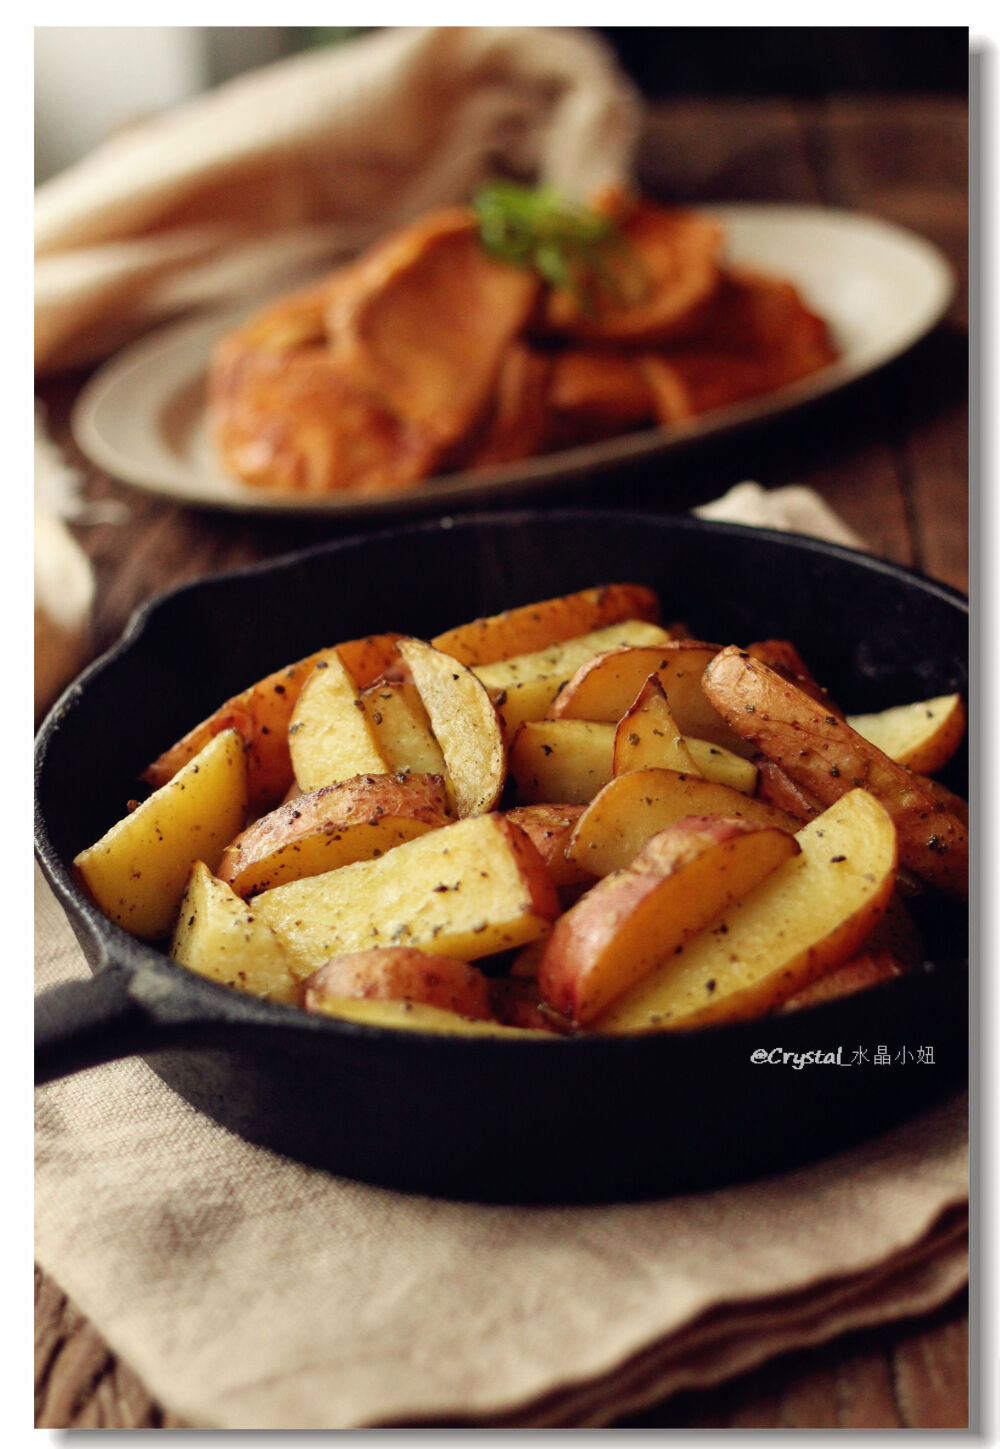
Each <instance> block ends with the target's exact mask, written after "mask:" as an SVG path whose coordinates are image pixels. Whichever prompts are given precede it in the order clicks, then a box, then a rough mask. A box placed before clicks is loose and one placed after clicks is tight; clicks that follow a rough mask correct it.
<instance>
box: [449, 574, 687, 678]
mask: <svg viewBox="0 0 1000 1449" xmlns="http://www.w3.org/2000/svg"><path fill="white" fill-rule="evenodd" d="M659 617H660V605H659V600H658V599H657V597H656V595H655V593H654V592H653V590H652V589H647V588H646V587H645V586H644V585H643V584H604V585H603V586H602V587H600V588H596V589H582V590H581V591H580V592H579V593H576V594H564V595H562V597H560V598H558V599H543V600H542V601H541V602H540V603H537V604H525V605H523V606H522V607H521V608H519V609H505V610H504V612H503V613H502V614H491V615H489V617H487V618H483V619H473V620H472V622H471V623H469V624H460V625H459V626H458V628H457V629H447V630H445V632H444V633H443V634H438V636H437V638H435V639H432V640H431V643H432V644H433V645H434V648H435V649H440V650H441V653H442V654H450V655H451V657H452V658H453V659H457V660H458V661H459V663H461V664H467V665H468V666H469V668H470V669H472V668H474V667H476V666H478V665H481V664H495V663H496V662H497V661H498V660H500V659H510V658H512V657H513V656H514V655H516V654H535V653H537V652H538V651H539V650H545V649H550V648H551V647H552V645H553V644H560V643H562V642H564V641H565V640H567V639H575V638H577V637H578V636H579V635H581V634H591V633H593V631H594V630H595V629H606V628H607V627H608V626H609V625H610V624H620V623H622V621H623V620H625V619H645V620H646V621H647V622H649V623H651V624H655V623H656V622H657V620H658V619H659Z"/></svg>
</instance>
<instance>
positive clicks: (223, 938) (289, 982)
mask: <svg viewBox="0 0 1000 1449" xmlns="http://www.w3.org/2000/svg"><path fill="white" fill-rule="evenodd" d="M170 954H171V956H172V957H173V959H174V960H175V961H179V962H180V964H181V965H182V966H186V967H187V968H188V969H189V970H190V971H197V973H198V975H199V976H207V977H208V979H209V980H210V981H218V982H219V983H220V985H222V986H232V987H234V988H235V989H236V990H237V991H246V992H248V993H249V994H250V995H251V996H262V997H264V998H265V999H266V1000H268V1001H283V1002H285V1003H286V1004H288V1005H298V1004H299V1002H300V997H301V990H300V987H299V983H298V982H297V981H296V980H295V977H294V976H293V975H292V972H291V968H290V964H289V960H288V953H287V951H286V950H285V948H284V946H283V945H282V944H281V942H280V941H279V940H278V938H277V936H276V935H275V934H274V932H273V931H272V930H271V928H270V926H268V925H267V923H266V922H265V921H262V920H260V919H259V918H258V917H257V916H255V914H254V911H253V907H252V906H248V905H247V904H246V902H245V901H242V900H240V898H239V896H238V895H236V893H235V891H233V890H231V889H230V887H229V886H228V885H226V884H225V882H224V881H221V880H217V879H216V878H215V877H214V876H213V875H212V873H211V871H210V870H209V869H208V866H207V865H205V864H204V863H203V862H202V861H200V860H196V861H195V863H194V865H193V866H192V867H191V874H190V876H189V878H188V883H187V888H186V889H185V892H184V896H183V898H182V900H181V905H180V911H179V913H178V918H177V925H176V927H175V929H174V937H173V942H172V944H171V947H170Z"/></svg>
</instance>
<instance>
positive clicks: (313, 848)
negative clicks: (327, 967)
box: [217, 775, 448, 897]
mask: <svg viewBox="0 0 1000 1449" xmlns="http://www.w3.org/2000/svg"><path fill="white" fill-rule="evenodd" d="M447 824H448V802H447V798H446V795H445V788H444V781H443V780H442V778H441V776H440V775H355V776H354V778H353V779H351V780H342V781H340V782H339V783H338V784H336V785H326V786H324V787H323V788H322V789H321V790H314V791H313V792H312V793H311V794H308V795H300V796H298V798H297V799H295V800H292V801H290V802H289V803H288V804H287V805H279V806H278V808H277V810H272V811H271V813H270V814H269V815H264V816H262V817H261V819H260V820H257V821H255V822H254V824H253V825H250V826H248V828H247V829H246V830H244V831H243V833H242V834H241V835H238V836H237V837H236V839H235V840H234V841H233V842H232V844H231V845H229V846H227V847H226V849H225V850H224V851H223V854H222V859H221V861H220V862H219V869H218V872H217V874H218V877H219V879H220V880H222V881H225V882H226V884H227V885H230V886H231V887H232V889H233V890H234V891H235V892H236V894H237V895H238V896H243V897H247V896H252V895H257V894H258V893H259V892H260V891H265V890H269V889H270V888H271V887H272V886H277V885H283V884H285V883H286V882H288V881H293V880H302V879H304V878H305V877H306V876H310V875H321V874H322V873H323V872H324V871H327V870H338V869H339V868H340V867H341V866H342V865H350V864H351V863H352V862H353V861H356V860H371V859H373V858H375V857H378V856H380V855H385V853H386V852H387V851H389V850H392V849H393V848H394V847H395V846H397V845H401V844H402V843H403V842H404V841H406V840H413V839H414V838H415V837H416V836H417V835H423V834H424V833H425V832H426V831H428V830H436V829H437V828H438V827H439V826H442V825H447Z"/></svg>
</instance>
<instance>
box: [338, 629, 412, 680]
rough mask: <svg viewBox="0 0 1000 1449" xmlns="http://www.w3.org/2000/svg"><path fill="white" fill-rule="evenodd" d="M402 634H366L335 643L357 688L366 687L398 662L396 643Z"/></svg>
mask: <svg viewBox="0 0 1000 1449" xmlns="http://www.w3.org/2000/svg"><path fill="white" fill-rule="evenodd" d="M402 638H403V635H402V634H396V633H393V632H392V631H390V632H389V633H387V634H366V635H365V637H364V638H363V639H348V640H347V641H346V642H345V643H343V644H338V645H337V653H338V655H339V656H340V662H341V664H343V666H344V668H345V669H346V670H347V672H348V674H349V675H350V676H351V678H352V679H353V680H354V683H355V684H356V685H357V686H358V688H359V689H368V688H369V687H370V686H371V685H373V684H374V683H375V681H376V680H378V679H382V678H384V676H385V674H386V673H387V671H391V670H392V669H394V668H395V667H396V666H397V665H398V662H399V656H398V654H397V651H396V645H397V644H398V642H399V640H400V639H402Z"/></svg>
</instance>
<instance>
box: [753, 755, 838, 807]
mask: <svg viewBox="0 0 1000 1449" xmlns="http://www.w3.org/2000/svg"><path fill="white" fill-rule="evenodd" d="M753 762H754V764H755V765H756V766H757V799H758V800H766V801H767V803H768V804H769V805H774V806H776V807H777V808H778V809H779V810H785V811H787V813H788V814H789V815H794V816H795V818H796V819H797V820H812V819H814V818H815V816H817V815H822V813H823V807H822V805H821V804H820V802H819V801H818V800H817V799H816V797H815V795H810V794H809V792H808V790H803V788H802V786H801V785H796V783H795V781H794V780H793V779H792V778H791V777H790V776H789V775H788V774H787V773H786V771H785V770H783V769H782V768H781V766H780V765H776V764H775V763H774V761H773V760H769V759H768V758H767V756H766V755H754V761H753Z"/></svg>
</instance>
